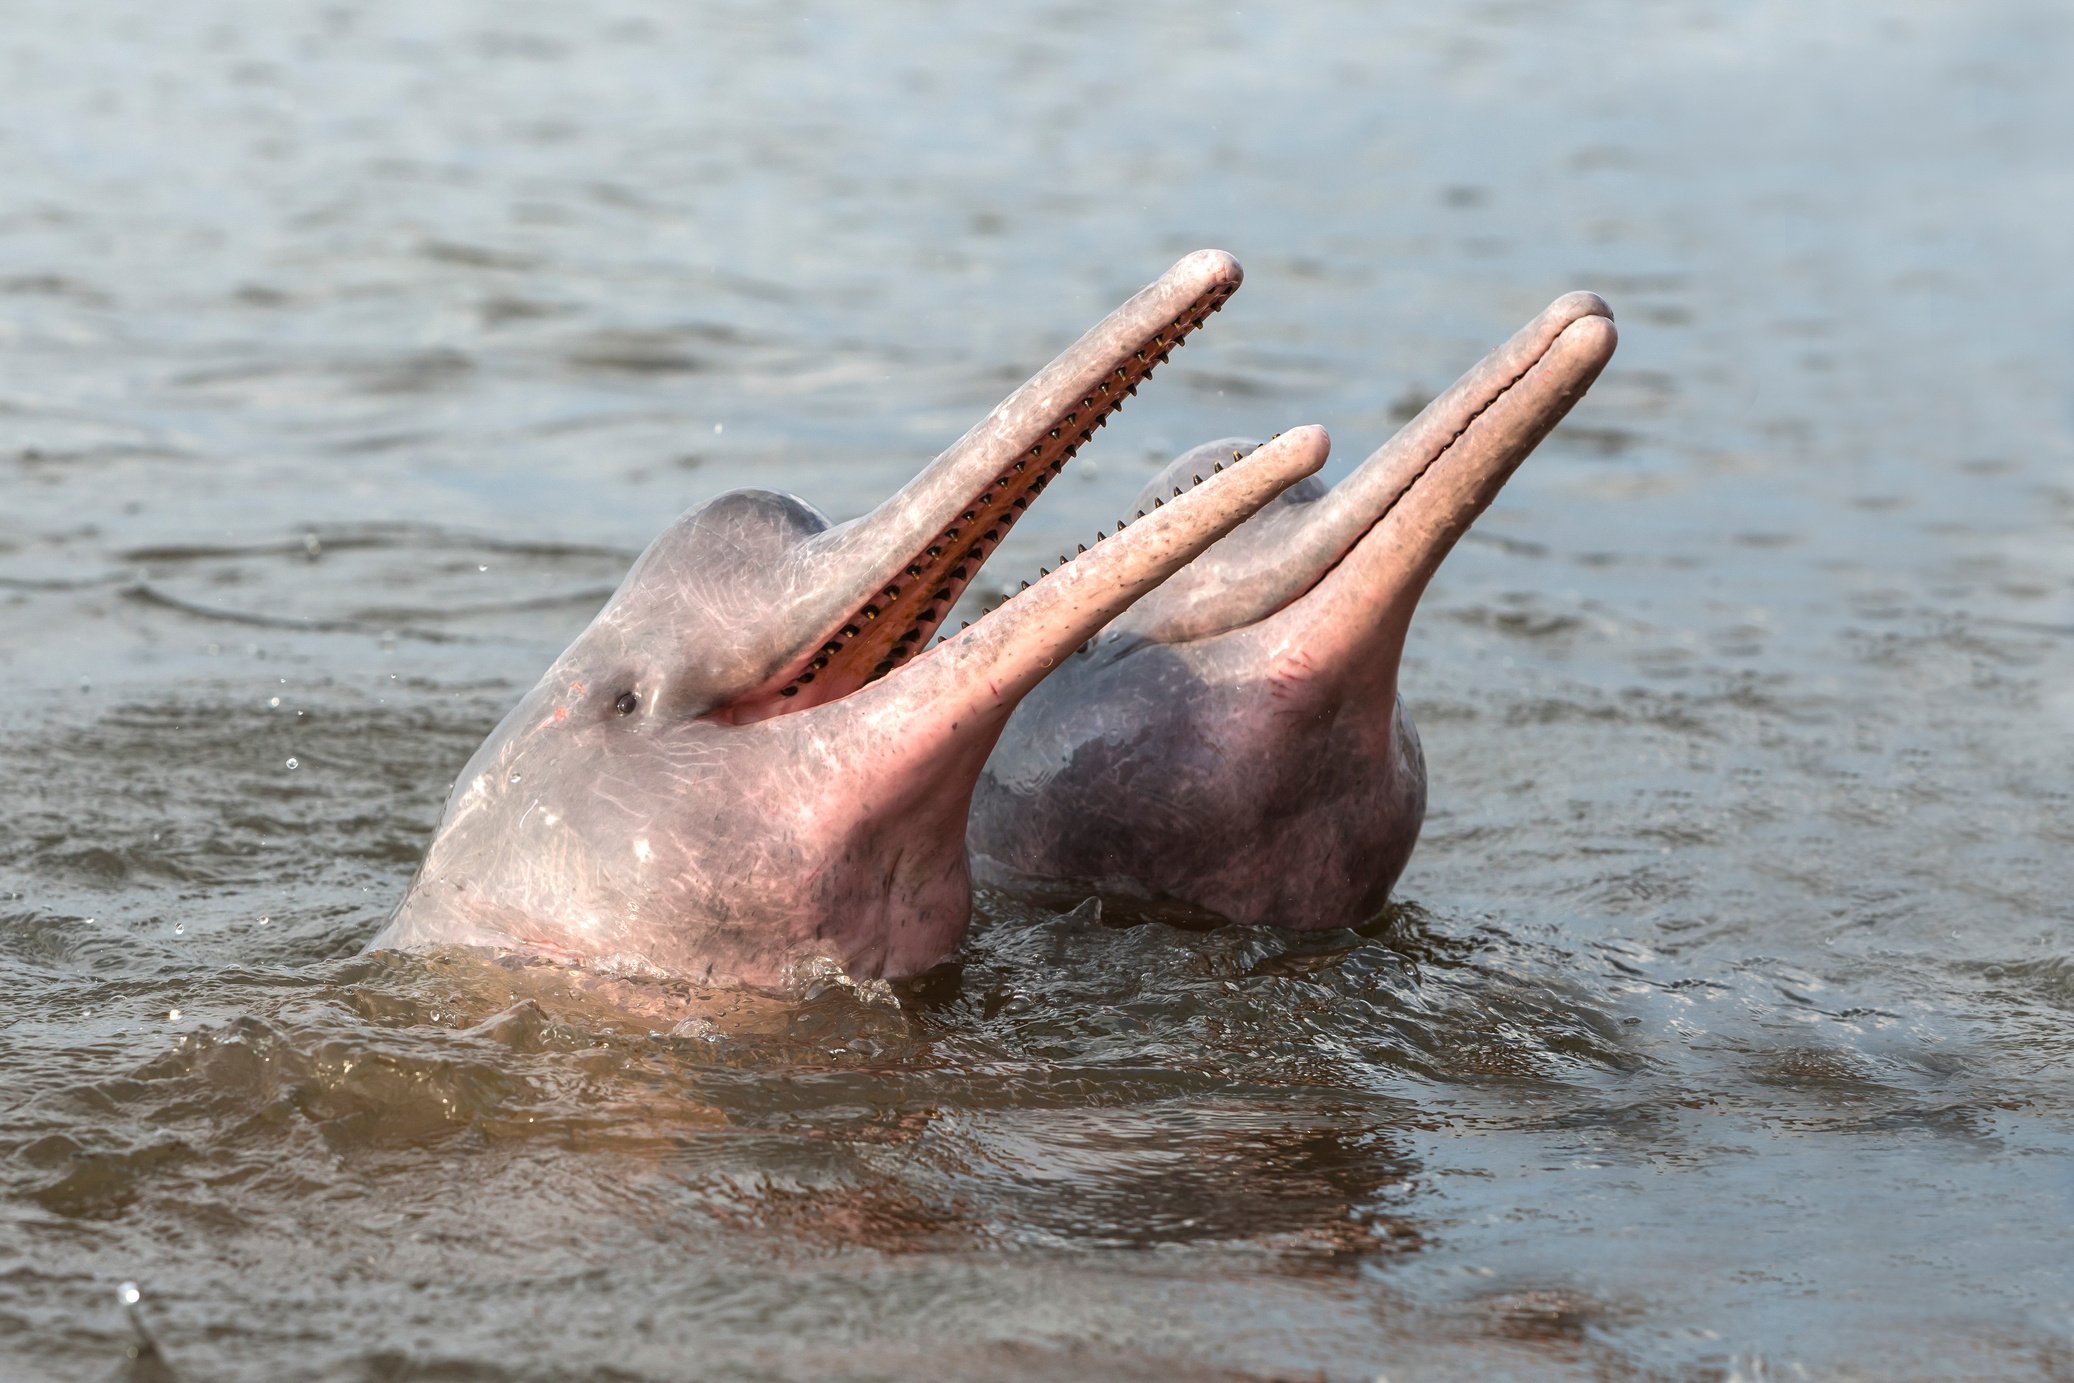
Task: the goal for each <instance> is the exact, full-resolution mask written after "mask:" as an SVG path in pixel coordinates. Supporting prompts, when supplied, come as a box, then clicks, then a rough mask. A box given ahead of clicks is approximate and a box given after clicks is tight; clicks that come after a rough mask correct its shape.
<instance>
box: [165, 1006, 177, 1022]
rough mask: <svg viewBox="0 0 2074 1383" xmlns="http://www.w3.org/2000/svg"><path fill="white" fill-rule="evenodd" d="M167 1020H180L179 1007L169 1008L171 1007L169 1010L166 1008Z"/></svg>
mask: <svg viewBox="0 0 2074 1383" xmlns="http://www.w3.org/2000/svg"><path fill="white" fill-rule="evenodd" d="M166 1021H167V1022H168V1023H177V1022H179V1021H180V1010H179V1009H177V1008H169V1009H167V1010H166Z"/></svg>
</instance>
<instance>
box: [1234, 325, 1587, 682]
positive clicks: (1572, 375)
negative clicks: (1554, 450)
mask: <svg viewBox="0 0 2074 1383" xmlns="http://www.w3.org/2000/svg"><path fill="white" fill-rule="evenodd" d="M1616 342H1617V336H1616V333H1615V331H1614V327H1613V313H1612V310H1611V309H1610V308H1608V307H1607V306H1606V304H1605V302H1604V300H1602V299H1601V298H1600V297H1599V296H1598V295H1597V294H1595V293H1570V294H1566V295H1564V296H1563V297H1561V298H1558V299H1557V300H1556V301H1555V302H1554V303H1552V304H1551V305H1550V306H1549V307H1548V309H1547V310H1546V311H1544V312H1542V313H1541V315H1540V316H1538V317H1536V318H1535V319H1534V320H1533V321H1532V322H1529V323H1528V324H1527V325H1526V326H1524V327H1522V328H1521V329H1520V330H1519V331H1518V332H1516V333H1514V335H1513V337H1512V339H1511V340H1509V341H1507V342H1505V344H1503V345H1501V346H1499V347H1498V348H1497V349H1495V350H1493V351H1492V352H1491V353H1490V354H1489V355H1486V356H1485V357H1484V358H1483V359H1482V360H1481V361H1480V362H1478V363H1477V364H1476V365H1475V366H1474V367H1473V368H1472V369H1470V371H1469V372H1468V373H1467V374H1465V375H1463V376H1462V377H1461V378H1460V379H1459V380H1457V381H1456V382H1455V383H1454V385H1453V386H1452V387H1450V388H1449V389H1448V390H1447V391H1446V392H1445V393H1443V394H1441V395H1440V397H1438V398H1436V399H1435V400H1433V402H1432V403H1430V404H1428V405H1427V406H1426V407H1425V409H1423V410H1422V411H1421V412H1420V413H1419V415H1418V416H1417V417H1415V418H1413V419H1412V420H1411V421H1410V422H1409V423H1406V424H1405V425H1404V427H1403V428H1402V429H1400V430H1399V431H1398V433H1397V435H1396V436H1395V437H1393V438H1391V439H1390V440H1389V441H1388V442H1386V443H1385V444H1384V445H1383V446H1382V447H1381V448H1380V449H1378V450H1377V451H1376V452H1375V454H1374V455H1372V456H1370V457H1369V458H1368V459H1367V460H1366V461H1364V462H1362V463H1361V465H1360V466H1359V467H1358V468H1357V469H1356V470H1355V471H1354V473H1353V474H1352V475H1350V476H1348V477H1347V478H1346V479H1345V480H1343V481H1341V482H1340V483H1339V485H1338V486H1336V487H1335V488H1334V489H1333V490H1332V491H1331V493H1330V494H1328V495H1326V496H1325V497H1323V498H1322V499H1319V500H1317V501H1316V502H1314V503H1313V504H1312V505H1310V506H1308V508H1309V512H1308V513H1307V515H1306V517H1305V519H1304V522H1303V526H1302V529H1301V530H1300V533H1299V534H1298V536H1297V537H1296V538H1295V540H1294V542H1293V543H1292V549H1293V550H1295V551H1296V552H1298V553H1300V554H1301V556H1300V559H1298V560H1300V561H1301V563H1302V564H1303V569H1304V570H1306V571H1307V572H1309V573H1315V574H1316V575H1315V576H1313V577H1311V578H1310V580H1311V584H1310V585H1309V587H1308V589H1298V590H1296V591H1292V592H1290V598H1289V599H1288V602H1287V603H1286V604H1284V605H1283V606H1282V607H1281V608H1280V609H1279V610H1278V611H1276V612H1275V613H1274V614H1272V615H1271V616H1269V617H1267V618H1265V619H1262V620H1261V621H1260V622H1259V623H1257V624H1255V625H1253V626H1252V627H1251V628H1250V629H1249V630H1247V631H1246V635H1247V637H1248V638H1249V639H1254V640H1260V641H1263V642H1264V643H1265V644H1266V645H1267V647H1266V648H1265V649H1264V650H1260V651H1265V652H1266V653H1268V654H1269V656H1270V657H1272V656H1274V654H1275V651H1276V650H1283V651H1285V652H1288V653H1291V654H1292V655H1294V654H1295V653H1296V651H1297V650H1301V655H1300V656H1301V660H1302V663H1303V665H1304V668H1305V669H1306V675H1307V676H1313V675H1315V674H1316V670H1318V669H1337V670H1339V671H1340V672H1341V673H1343V674H1344V675H1345V676H1349V677H1356V678H1358V677H1362V676H1367V675H1376V676H1382V677H1386V678H1387V679H1389V682H1390V684H1391V685H1392V686H1394V683H1395V675H1396V667H1397V659H1398V655H1399V654H1400V653H1401V651H1402V648H1403V643H1404V636H1405V632H1406V630H1407V629H1408V628H1409V626H1410V624H1411V617H1412V612H1413V610H1414V609H1415V608H1416V607H1417V605H1418V600H1419V596H1420V595H1421V594H1422V593H1423V592H1424V590H1425V588H1426V583H1427V582H1428V581H1429V580H1430V579H1431V578H1432V576H1433V573H1434V572H1435V571H1437V570H1438V569H1439V567H1440V564H1441V562H1442V560H1443V559H1445V558H1446V556H1447V554H1448V552H1449V551H1450V550H1451V549H1452V548H1453V547H1454V545H1455V543H1456V541H1457V540H1458V539H1460V538H1461V536H1462V534H1464V533H1465V532H1467V531H1468V530H1469V526H1470V524H1472V523H1474V522H1475V521H1476V518H1477V516H1478V515H1479V514H1481V513H1482V512H1483V511H1484V509H1485V508H1487V507H1488V506H1489V505H1490V503H1491V501H1492V500H1493V499H1495V498H1496V497H1497V495H1498V491H1499V490H1500V489H1501V488H1503V487H1504V484H1505V482H1506V481H1507V480H1508V479H1510V478H1511V476H1512V473H1513V472H1514V471H1515V470H1517V469H1518V468H1519V465H1520V463H1521V462H1522V461H1524V460H1526V458H1527V456H1528V455H1529V454H1531V453H1532V452H1533V450H1534V448H1535V447H1536V446H1537V445H1538V444H1539V443H1540V441H1541V439H1542V438H1543V437H1545V436H1547V435H1548V433H1549V431H1550V430H1551V429H1552V428H1554V427H1555V425H1556V424H1557V423H1559V422H1561V421H1562V419H1563V417H1564V415H1565V414H1567V413H1568V412H1569V411H1570V408H1571V406H1572V405H1573V404H1575V403H1576V402H1577V400H1578V399H1579V398H1581V397H1582V396H1583V395H1584V392H1585V391H1586V390H1587V389H1589V388H1590V387H1591V384H1592V381H1593V380H1595V379H1597V378H1598V376H1599V372H1600V371H1601V370H1603V369H1604V368H1605V366H1606V362H1607V361H1608V360H1610V359H1611V358H1612V355H1613V349H1614V346H1615V344H1616ZM1282 565H1284V566H1285V568H1286V567H1287V566H1288V565H1289V564H1286V563H1285V564H1282Z"/></svg>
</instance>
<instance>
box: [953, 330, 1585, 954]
mask: <svg viewBox="0 0 2074 1383" xmlns="http://www.w3.org/2000/svg"><path fill="white" fill-rule="evenodd" d="M1614 344H1615V334H1614V330H1613V322H1612V315H1611V313H1610V312H1609V311H1608V309H1607V307H1606V305H1605V303H1604V302H1602V301H1600V300H1599V298H1597V297H1596V296H1594V295H1593V294H1590V293H1572V294H1569V295H1568V296H1566V297H1564V298H1562V299H1560V300H1558V301H1557V302H1556V303H1554V304H1553V305H1552V306H1550V307H1549V308H1548V310H1547V311H1545V312H1543V313H1542V314H1541V315H1540V316H1539V317H1537V318H1536V319H1535V320H1534V321H1533V322H1531V323H1529V324H1528V325H1527V326H1525V327H1524V328H1522V329H1521V330H1520V331H1519V332H1518V333H1517V334H1515V335H1514V336H1513V338H1512V339H1511V340H1510V341H1508V342H1506V343H1505V344H1504V345H1503V346H1500V347H1499V348H1498V349H1497V350H1494V351H1492V352H1491V353H1490V355H1488V356H1486V357H1485V358H1484V360H1483V361H1482V362H1481V363H1479V364H1478V365H1477V366H1476V367H1475V368H1474V369H1472V370H1471V371H1470V372H1469V373H1468V374H1466V375H1464V376H1463V377H1462V378H1461V379H1460V380H1459V381H1457V382H1456V383H1455V384H1454V385H1453V386H1452V387H1451V388H1450V389H1449V390H1448V391H1447V392H1446V393H1444V394H1442V395H1441V396H1440V397H1439V398H1438V399H1435V400H1434V401H1433V402H1432V403H1431V404H1430V405H1428V406H1427V408H1426V409H1425V411H1423V412H1422V413H1420V414H1419V416H1418V417H1416V418H1414V419H1413V420H1412V421H1411V422H1410V423H1408V424H1406V425H1405V427H1404V428H1403V430H1402V431H1400V432H1399V433H1398V434H1397V436H1396V437H1394V438H1393V439H1391V441H1390V442H1389V443H1387V444H1386V445H1385V446H1383V447H1382V448H1381V449H1380V450H1379V451H1377V452H1376V453H1375V454H1374V455H1373V456H1371V457H1369V458H1368V459H1367V460H1366V461H1365V462H1363V463H1362V465H1361V466H1360V467H1359V468H1357V469H1356V470H1355V472H1354V473H1353V474H1352V475H1351V476H1349V477H1348V478H1347V479H1346V480H1344V481H1342V482H1341V483H1340V484H1339V485H1338V486H1337V487H1336V488H1332V489H1328V488H1327V487H1326V486H1325V485H1324V484H1323V483H1321V482H1320V481H1318V480H1316V479H1315V478H1307V479H1305V480H1303V481H1301V482H1299V483H1297V484H1295V485H1292V486H1291V487H1290V488H1288V489H1287V490H1285V491H1283V492H1282V494H1281V495H1280V497H1279V498H1277V499H1276V500H1275V501H1274V502H1273V503H1271V504H1269V505H1267V506H1266V507H1264V508H1263V509H1262V510H1261V511H1260V512H1259V513H1257V514H1255V515H1254V516H1253V517H1252V518H1250V519H1248V520H1247V521H1246V522H1245V523H1244V524H1242V525H1241V526H1240V527H1238V528H1237V529H1236V530H1234V531H1233V532H1232V533H1231V534H1230V535H1229V536H1228V537H1226V538H1224V539H1222V540H1221V541H1219V542H1218V543H1217V544H1216V545H1214V546H1213V547H1212V548H1211V549H1210V550H1209V551H1208V552H1206V553H1205V554H1203V556H1201V557H1199V558H1197V559H1196V560H1195V561H1194V562H1192V563H1190V564H1189V566H1188V568H1187V570H1185V571H1183V572H1181V573H1180V574H1179V575H1177V576H1176V577H1175V578H1174V579H1173V580H1171V581H1169V582H1168V583H1167V584H1166V585H1164V586H1162V587H1161V588H1160V590H1159V591H1157V592H1156V593H1154V594H1153V595H1152V596H1150V597H1148V598H1147V599H1145V600H1143V601H1140V602H1139V603H1138V604H1137V605H1135V606H1133V607H1132V608H1131V610H1130V611H1128V612H1127V613H1125V614H1124V615H1122V616H1120V617H1119V618H1118V619H1117V620H1116V621H1115V622H1114V623H1113V624H1111V625H1110V626H1109V627H1108V629H1106V630H1105V631H1104V632H1103V633H1102V634H1101V635H1100V636H1099V637H1098V638H1096V639H1094V640H1092V641H1091V642H1090V643H1088V644H1087V645H1086V646H1085V647H1083V648H1082V649H1081V650H1079V651H1078V652H1076V653H1075V654H1074V655H1073V656H1072V657H1071V658H1069V659H1067V661H1066V664H1065V666H1064V667H1062V668H1060V669H1059V670H1058V671H1057V672H1056V673H1054V674H1053V675H1052V676H1051V677H1050V678H1049V679H1048V680H1047V681H1046V682H1045V684H1044V685H1043V686H1042V687H1040V688H1038V689H1037V690H1036V691H1035V692H1034V693H1032V694H1031V695H1030V696H1029V697H1027V698H1026V699H1025V700H1024V702H1023V703H1022V705H1021V707H1020V708H1019V709H1018V710H1017V711H1016V713H1015V715H1014V716H1013V717H1012V718H1011V719H1010V721H1009V724H1008V728H1007V729H1006V730H1005V731H1004V732H1003V734H1002V736H1001V739H1000V742H999V745H998V747H997V748H996V749H995V751H994V755H993V757H992V758H991V759H990V760H989V762H988V764H987V767H986V772H985V773H984V774H983V775H982V776H981V779H980V783H979V786H978V788H977V790H976V791H975V793H974V797H973V804H972V815H971V820H970V826H969V831H970V841H971V847H972V854H973V860H974V866H975V869H976V870H977V871H978V872H979V874H980V876H981V877H982V878H987V879H991V880H993V881H996V882H1003V883H1019V884H1033V883H1034V884H1043V885H1065V886H1071V887H1075V888H1085V889H1092V890H1095V891H1101V892H1111V893H1117V894H1125V895H1132V896H1138V897H1150V898H1159V899H1170V900H1178V901H1180V902H1183V903H1187V904H1190V905H1193V906H1194V907H1196V908H1199V909H1202V910H1204V911H1207V912H1209V913H1213V914H1215V915H1217V916H1220V917H1223V918H1228V919H1230V920H1233V921H1239V922H1250V923H1269V924H1274V925H1278V926H1284V927H1296V928H1327V927H1343V926H1351V925H1355V924H1357V923H1360V922H1363V921H1365V920H1367V919H1368V918H1370V917H1373V916H1374V915H1375V914H1376V912H1377V911H1378V910H1379V909H1381V907H1382V906H1383V904H1384V903H1385V902H1386V901H1387V900H1388V898H1389V895H1390V889H1391V887H1392V886H1393V885H1394V884H1395V883H1396V882H1397V877H1398V875H1399V874H1401V873H1402V872H1403V870H1404V866H1405V863H1406V862H1407V861H1408V860H1409V859H1410V858H1411V852H1412V846H1413V845H1414V843H1416V841H1417V840H1418V835H1419V825H1420V823H1421V821H1422V820H1423V818H1424V816H1425V810H1426V768H1425V761H1424V759H1423V757H1422V756H1421V754H1420V751H1419V741H1418V735H1417V732H1416V731H1414V730H1413V728H1412V723H1411V717H1410V715H1409V714H1408V713H1407V712H1406V711H1405V708H1404V702H1403V701H1402V699H1401V698H1399V696H1398V694H1397V665H1398V660H1399V657H1400V656H1401V654H1402V653H1403V649H1404V639H1405V634H1406V631H1407V630H1408V629H1409V627H1410V624H1411V617H1412V611H1413V609H1414V608H1415V607H1416V605H1417V604H1418V599H1419V596H1420V594H1421V593H1423V592H1424V590H1425V588H1426V583H1427V581H1428V580H1430V579H1431V577H1432V575H1433V573H1434V571H1435V570H1437V569H1438V568H1439V566H1440V563H1441V561H1442V559H1444V558H1445V557H1446V556H1447V553H1448V551H1449V549H1451V548H1452V547H1453V546H1454V544H1455V542H1456V540H1457V539H1458V538H1460V537H1461V535H1462V534H1463V533H1464V532H1465V531H1467V529H1468V528H1469V525H1470V524H1471V523H1473V522H1474V521H1475V519H1476V516H1477V515H1478V514H1480V513H1482V512H1483V510H1484V508H1485V507H1486V506H1487V505H1489V504H1490V502H1491V500H1492V499H1494V498H1495V497H1496V496H1497V493H1498V490H1499V489H1500V487H1502V486H1503V485H1504V483H1505V481H1506V479H1507V478H1508V477H1509V476H1510V475H1511V474H1512V472H1513V470H1514V469H1515V468H1517V467H1518V466H1519V464H1520V462H1522V461H1523V460H1525V459H1526V457H1527V455H1528V453H1530V452H1531V451H1532V450H1533V449H1534V447H1535V446H1536V445H1537V444H1538V443H1539V442H1540V440H1541V439H1542V437H1544V436H1546V435H1547V433H1548V432H1549V430H1550V429H1551V428H1553V427H1554V426H1555V425H1556V423H1557V422H1559V421H1560V420H1561V419H1562V417H1563V415H1564V414H1565V413H1567V412H1568V411H1569V409H1570V406H1571V404H1572V403H1574V402H1575V401H1576V400H1577V399H1578V397H1579V396H1581V395H1582V394H1583V393H1584V391H1585V390H1586V389H1588V388H1589V387H1590V386H1591V383H1592V381H1593V380H1594V379H1596V378H1597V377H1598V374H1599V371H1600V370H1601V369H1603V368H1604V367H1605V364H1606V361H1607V360H1608V359H1609V358H1610V357H1611V356H1612V354H1613V348H1614ZM1254 446H1255V444H1254V443H1251V442H1246V441H1243V440H1240V439H1235V438H1234V439H1226V440H1224V441H1219V442H1212V443H1209V444H1207V445H1205V446H1202V447H1198V448H1196V449H1195V450H1194V451H1191V452H1189V453H1187V454H1186V455H1184V456H1182V457H1180V458H1179V459H1177V460H1176V461H1174V462H1173V463H1172V464H1171V465H1170V466H1168V467H1167V468H1166V470H1165V471H1163V472H1162V473H1161V474H1160V476H1159V477H1158V478H1157V479H1155V480H1154V481H1153V483H1152V485H1151V486H1150V487H1149V488H1148V489H1147V491H1146V496H1145V497H1144V498H1141V500H1140V503H1141V504H1143V503H1149V502H1150V501H1151V499H1153V498H1157V497H1162V496H1165V495H1168V494H1170V493H1171V492H1172V491H1173V490H1174V488H1175V487H1176V486H1186V485H1188V484H1189V483H1191V481H1192V479H1193V477H1194V476H1195V475H1197V474H1199V473H1207V472H1208V471H1209V469H1210V467H1211V466H1212V465H1213V464H1215V463H1216V462H1218V461H1222V462H1224V463H1225V464H1226V465H1229V464H1230V463H1231V461H1232V459H1233V458H1234V457H1235V456H1237V455H1241V454H1247V453H1250V452H1251V451H1252V449H1253V447H1254Z"/></svg>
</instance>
